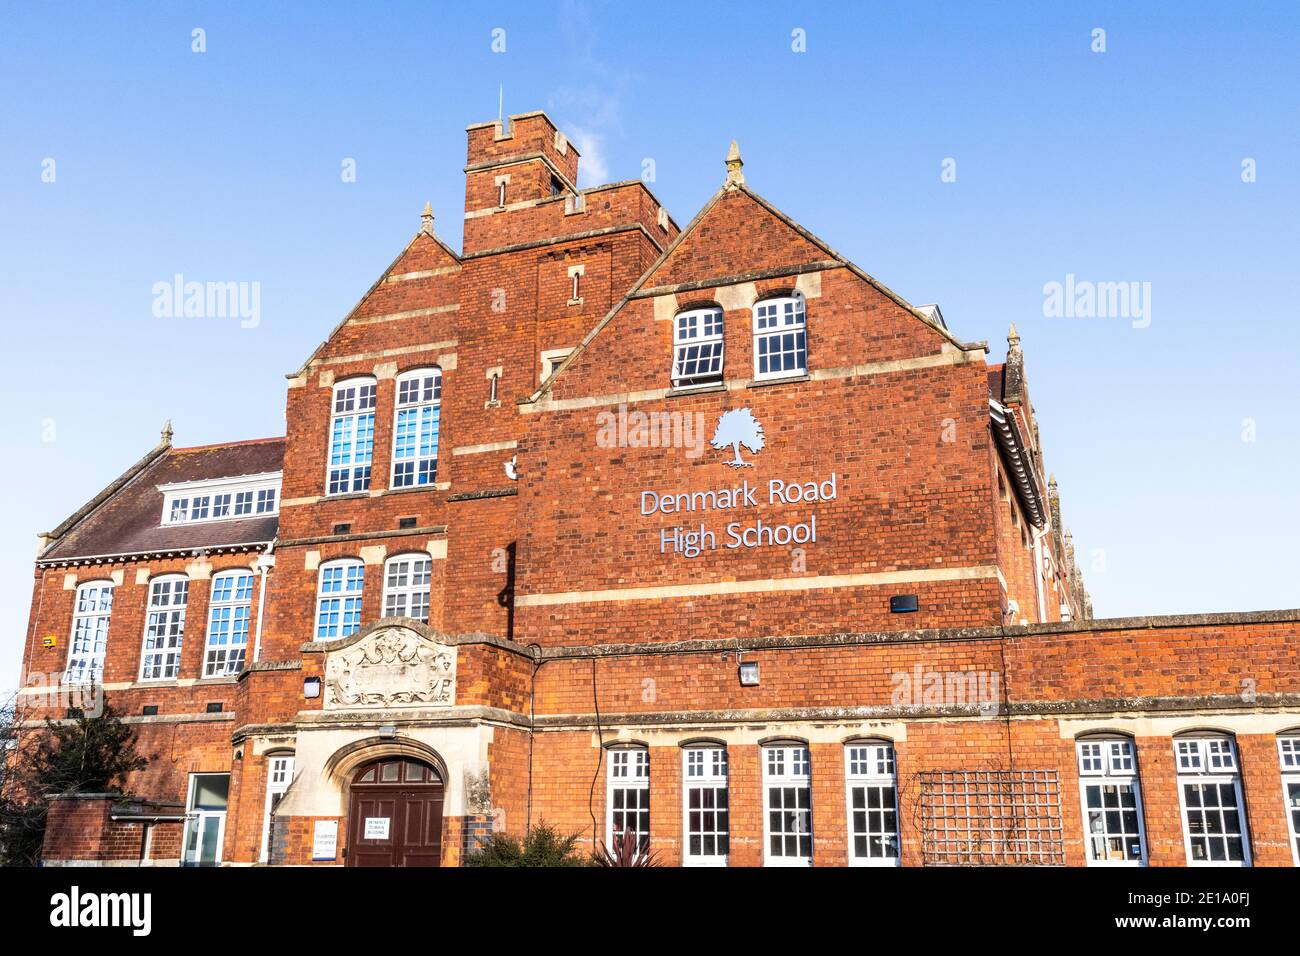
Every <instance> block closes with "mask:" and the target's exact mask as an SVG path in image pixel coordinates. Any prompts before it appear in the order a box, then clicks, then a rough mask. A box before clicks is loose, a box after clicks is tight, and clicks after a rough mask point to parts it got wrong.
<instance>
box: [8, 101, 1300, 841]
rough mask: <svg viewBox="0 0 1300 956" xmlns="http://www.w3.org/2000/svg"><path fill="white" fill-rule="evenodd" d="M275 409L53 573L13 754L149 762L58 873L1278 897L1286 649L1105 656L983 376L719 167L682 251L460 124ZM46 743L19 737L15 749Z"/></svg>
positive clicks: (45, 547)
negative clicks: (89, 728)
mask: <svg viewBox="0 0 1300 956" xmlns="http://www.w3.org/2000/svg"><path fill="white" fill-rule="evenodd" d="M468 133H469V151H468V161H467V164H466V166H465V176H466V187H465V211H464V217H465V220H464V222H465V228H464V243H463V245H464V248H463V249H462V250H461V251H460V252H459V253H458V252H456V251H454V250H452V249H451V248H449V247H448V246H447V245H446V244H445V243H443V242H442V241H441V240H440V239H439V238H438V237H437V234H436V232H435V230H434V227H433V217H432V214H431V213H430V212H429V210H428V209H427V208H426V211H425V215H424V217H423V223H422V226H421V228H420V230H419V231H418V232H417V233H416V234H415V236H414V237H413V238H412V239H411V240H410V242H408V243H407V244H406V246H405V248H403V249H402V250H401V252H400V254H399V255H398V256H397V258H396V260H395V261H394V262H393V263H392V265H390V266H389V267H388V268H387V269H386V270H384V272H383V273H382V274H381V275H380V277H379V279H378V280H377V281H376V282H375V284H374V285H373V286H372V287H371V288H370V289H369V290H368V291H367V292H366V294H365V295H364V296H363V297H362V299H361V301H360V303H359V304H358V305H357V306H356V307H355V308H354V309H353V310H352V311H351V312H350V313H349V314H348V315H347V317H346V318H344V320H343V321H342V322H341V323H339V325H338V326H337V327H335V329H334V330H333V331H332V332H331V333H330V334H329V336H328V337H327V338H326V339H325V341H324V342H322V343H321V345H320V346H319V347H317V348H316V349H315V351H314V352H312V353H311V354H310V355H309V356H308V357H307V359H306V361H305V362H304V363H303V365H302V366H301V367H300V368H298V369H297V370H295V371H294V372H292V373H291V374H290V375H289V376H288V388H287V399H286V421H287V432H286V435H285V437H284V438H275V439H265V440H258V441H250V442H242V443H235V444H229V445H219V446H208V447H200V448H175V447H172V444H171V436H170V432H169V431H165V432H164V434H163V439H162V441H161V443H160V444H158V446H157V447H155V448H154V449H153V450H152V451H150V452H149V453H148V454H147V455H145V457H144V458H142V459H141V460H140V461H139V462H137V463H136V464H135V465H133V466H132V467H131V468H130V469H129V470H128V471H127V472H126V473H125V474H124V475H123V476H122V477H121V478H120V479H118V480H117V481H116V482H114V483H113V484H112V485H111V486H110V487H109V488H107V489H105V491H104V492H103V493H102V494H100V495H99V496H98V497H96V498H95V499H94V500H93V501H91V502H90V503H88V504H87V505H86V506H85V507H84V508H82V509H81V510H80V511H78V512H77V513H76V514H75V515H73V516H72V517H71V518H70V519H68V521H66V522H64V524H63V525H61V526H60V527H58V528H56V529H55V530H54V531H52V532H50V533H48V534H46V535H44V536H43V537H42V542H41V549H40V552H39V555H38V558H37V562H36V571H35V581H34V588H33V596H32V614H31V626H30V631H29V634H28V637H27V645H26V650H25V658H24V674H25V675H27V683H28V685H29V686H27V687H26V688H25V689H24V691H23V695H24V696H23V698H22V699H23V701H24V716H25V717H26V718H27V719H28V720H30V721H33V722H35V721H37V720H38V719H39V718H41V717H42V716H46V715H52V716H55V717H58V716H60V713H59V708H61V707H64V706H66V700H64V699H61V698H59V699H56V698H54V697H52V696H51V694H50V693H49V691H50V689H51V685H53V686H56V687H61V688H63V689H65V690H66V689H67V688H80V687H84V686H87V685H90V686H100V685H102V688H103V690H104V692H105V693H106V695H107V697H108V699H109V700H110V701H111V702H112V703H113V705H114V707H115V709H116V710H118V711H119V712H121V713H123V714H125V715H126V717H125V719H126V720H127V721H129V722H131V723H132V724H133V725H134V727H135V729H136V730H137V732H138V737H139V741H140V748H141V750H142V751H144V752H145V753H148V754H150V755H153V758H154V759H153V760H152V762H151V763H150V766H149V768H148V769H147V770H145V771H142V772H141V773H139V774H138V775H137V777H136V778H135V779H133V780H132V781H131V786H130V790H131V799H129V800H128V799H127V798H125V797H114V796H112V795H82V796H81V797H78V798H75V799H73V798H68V799H64V800H57V801H55V803H54V805H53V809H52V811H51V818H50V826H49V831H48V835H47V842H46V854H45V855H46V859H47V862H48V863H50V864H60V863H75V862H102V863H119V864H127V865H129V864H135V863H138V862H140V861H141V860H144V861H145V862H148V863H153V864H168V863H170V864H175V863H177V862H186V863H216V862H221V863H226V864H235V865H238V864H256V863H259V862H265V863H271V864H312V865H322V866H324V865H328V866H336V865H421V864H434V863H441V864H443V865H454V864H457V863H458V862H460V860H461V859H462V858H463V855H464V853H465V852H466V851H467V849H468V848H471V847H473V846H474V845H475V841H476V840H477V839H479V838H480V837H481V836H482V835H484V834H485V833H487V832H489V831H490V830H492V829H494V828H496V829H504V830H505V831H507V832H511V833H516V834H517V833H521V832H523V831H524V830H525V829H526V828H528V827H529V826H530V825H533V824H536V823H537V822H539V821H543V820H545V821H547V822H550V823H552V824H554V825H556V826H557V827H558V828H560V829H561V830H564V831H570V832H571V831H581V832H582V833H583V834H584V837H585V839H587V840H588V841H589V843H590V844H591V845H594V844H596V843H598V842H601V841H605V842H608V841H610V840H611V838H612V835H613V834H615V833H621V832H623V831H625V830H626V831H631V832H633V833H635V834H636V835H637V837H638V838H639V839H640V840H641V841H643V843H644V845H646V846H648V847H649V848H650V849H651V850H653V851H654V852H656V853H657V854H658V856H659V858H660V859H661V861H662V862H664V863H668V864H674V865H676V864H682V865H733V866H757V865H765V864H766V865H803V866H806V865H850V864H854V865H856V864H863V865H897V864H899V863H902V864H907V865H913V864H916V865H920V864H953V863H965V864H978V863H1042V864H1065V865H1084V864H1093V865H1102V864H1126V865H1139V864H1143V863H1149V864H1155V865H1184V864H1189V863H1190V864H1194V865H1201V864H1206V865H1216V864H1221V865H1282V866H1289V865H1294V864H1295V863H1296V862H1297V859H1298V857H1297V854H1298V853H1300V846H1298V844H1297V827H1300V656H1298V655H1297V651H1296V641H1295V634H1296V630H1297V622H1298V621H1300V612H1294V611H1287V612H1266V613H1265V612H1261V613H1248V614H1222V615H1202V616H1194V617H1178V618H1140V619H1125V620H1094V619H1093V618H1092V613H1091V606H1090V603H1089V600H1088V597H1087V593H1086V591H1085V590H1084V587H1083V583H1082V580H1081V576H1080V573H1079V569H1078V567H1077V565H1076V562H1075V558H1074V554H1073V548H1072V546H1071V544H1070V537H1069V533H1068V532H1067V531H1065V529H1064V526H1063V523H1062V509H1061V503H1060V498H1059V496H1058V494H1057V489H1056V483H1055V481H1054V480H1052V479H1050V478H1049V477H1048V473H1047V471H1046V469H1045V467H1044V463H1043V453H1042V446H1041V444H1040V440H1039V434H1038V427H1037V424H1036V422H1035V417H1034V412H1033V406H1032V404H1031V402H1030V398H1029V392H1028V386H1027V382H1026V375H1025V367H1024V358H1023V355H1022V353H1021V349H1020V342H1019V338H1018V337H1017V335H1016V333H1015V330H1014V328H1013V329H1012V332H1011V335H1010V337H1009V338H1008V351H1007V357H1006V361H1005V363H1004V364H992V363H990V361H989V355H990V350H989V348H988V346H987V345H986V344H985V343H983V342H965V341H963V340H962V339H960V338H959V337H957V336H956V335H955V334H954V333H953V332H951V331H950V330H949V329H948V327H947V326H946V324H945V321H944V318H943V315H942V313H941V312H940V311H939V309H938V307H937V306H913V305H911V304H909V303H907V302H906V301H904V300H903V299H902V298H900V297H899V296H898V295H897V294H895V293H894V292H892V291H890V290H889V289H888V288H887V287H886V286H884V285H883V284H882V283H880V282H879V281H877V280H876V279H874V278H872V277H871V276H870V275H868V274H867V273H865V272H864V271H862V269H860V268H859V267H858V266H856V265H854V264H853V263H850V262H848V261H847V260H845V259H844V258H843V257H841V256H840V255H839V254H837V253H836V252H835V251H834V250H833V249H832V248H831V247H829V246H828V245H826V244H825V243H824V242H823V241H822V240H821V239H819V238H817V237H816V236H814V235H813V234H812V233H810V232H808V231H807V230H806V229H804V228H803V227H802V226H800V225H798V224H796V223H794V222H792V221H791V220H790V219H789V218H788V217H786V216H784V215H783V214H782V213H780V212H779V211H778V210H777V209H776V208H774V207H773V206H772V205H771V204H769V202H768V201H767V200H765V199H763V198H761V197H760V196H759V195H757V194H756V193H755V192H753V191H751V190H750V188H749V187H748V186H747V185H746V182H745V178H744V175H743V173H742V169H741V167H742V163H741V159H740V155H739V152H738V151H737V150H736V149H735V147H734V146H733V149H732V152H731V153H730V154H729V155H728V157H727V161H726V167H727V168H726V177H725V181H724V183H723V184H722V186H721V188H720V189H719V190H718V192H717V193H716V194H715V195H714V197H713V198H712V199H711V200H710V201H709V202H708V203H707V205H706V206H705V207H704V208H703V209H702V210H700V212H699V213H698V214H697V215H696V216H695V217H694V219H693V220H692V221H691V222H690V224H689V225H687V226H686V227H684V228H679V226H678V224H677V223H676V221H675V220H674V219H673V218H672V217H671V216H670V215H668V213H667V212H666V210H664V208H663V207H662V206H661V205H660V204H659V202H658V200H657V199H656V198H655V196H654V195H653V193H652V192H651V191H650V190H649V189H648V188H647V187H646V186H645V184H643V183H641V182H639V181H638V182H623V183H614V184H611V185H608V186H599V187H595V188H589V189H579V188H578V187H577V186H576V183H577V169H578V159H579V157H578V153H577V151H576V150H575V149H574V147H573V146H572V144H571V143H569V142H568V141H567V139H566V138H565V137H564V135H563V134H562V133H561V132H560V131H559V130H557V129H556V127H555V126H554V125H553V124H552V123H551V121H550V120H549V119H548V118H547V117H546V116H545V115H544V114H542V113H530V114H525V115H521V116H515V117H511V120H510V124H509V128H508V129H504V128H503V127H502V126H501V125H499V124H496V123H486V124H478V125H475V126H471V127H470V128H469V131H468ZM35 726H36V724H35V723H34V724H33V727H35Z"/></svg>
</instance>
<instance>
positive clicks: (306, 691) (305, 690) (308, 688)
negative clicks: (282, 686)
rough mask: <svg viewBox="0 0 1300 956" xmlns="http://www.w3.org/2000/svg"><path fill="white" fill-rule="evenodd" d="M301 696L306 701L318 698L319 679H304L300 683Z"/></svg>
mask: <svg viewBox="0 0 1300 956" xmlns="http://www.w3.org/2000/svg"><path fill="white" fill-rule="evenodd" d="M302 696H304V697H306V698H307V699H308V700H315V699H316V698H317V697H319V696H320V678H319V677H306V678H304V679H303V682H302Z"/></svg>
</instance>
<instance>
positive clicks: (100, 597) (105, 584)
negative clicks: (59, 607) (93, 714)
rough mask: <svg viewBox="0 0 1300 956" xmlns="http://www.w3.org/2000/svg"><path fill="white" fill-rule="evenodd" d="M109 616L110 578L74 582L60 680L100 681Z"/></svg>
mask: <svg viewBox="0 0 1300 956" xmlns="http://www.w3.org/2000/svg"><path fill="white" fill-rule="evenodd" d="M105 604H107V607H105V606H104V605H105ZM112 618H113V582H112V581H86V582H84V583H82V584H78V585H77V592H76V595H75V596H74V597H73V604H72V628H71V630H70V632H69V634H68V663H67V666H66V667H65V668H64V669H63V683H64V684H70V685H73V684H78V685H79V684H94V683H96V680H98V682H100V683H102V682H103V680H104V656H105V652H106V651H107V650H108V632H109V628H110V627H111V625H112Z"/></svg>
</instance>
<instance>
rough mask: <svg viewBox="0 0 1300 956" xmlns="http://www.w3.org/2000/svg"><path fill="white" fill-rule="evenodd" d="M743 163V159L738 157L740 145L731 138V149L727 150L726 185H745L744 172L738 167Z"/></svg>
mask: <svg viewBox="0 0 1300 956" xmlns="http://www.w3.org/2000/svg"><path fill="white" fill-rule="evenodd" d="M744 165H745V161H744V160H743V159H741V158H740V147H739V146H737V145H736V141H735V140H734V139H733V140H732V141H731V149H729V150H727V186H728V187H733V186H743V185H745V174H744V173H742V172H741V171H740V168H741V167H742V166H744Z"/></svg>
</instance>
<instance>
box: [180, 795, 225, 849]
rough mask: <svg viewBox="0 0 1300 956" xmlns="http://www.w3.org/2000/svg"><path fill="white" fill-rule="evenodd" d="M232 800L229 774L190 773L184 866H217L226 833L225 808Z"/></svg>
mask: <svg viewBox="0 0 1300 956" xmlns="http://www.w3.org/2000/svg"><path fill="white" fill-rule="evenodd" d="M229 800H230V774H228V773H192V774H190V787H189V796H188V798H187V799H186V801H185V842H184V844H183V849H182V853H181V865H182V866H217V865H218V864H220V863H221V846H222V842H223V841H224V840H225V836H226V808H227V805H228V804H229Z"/></svg>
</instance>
